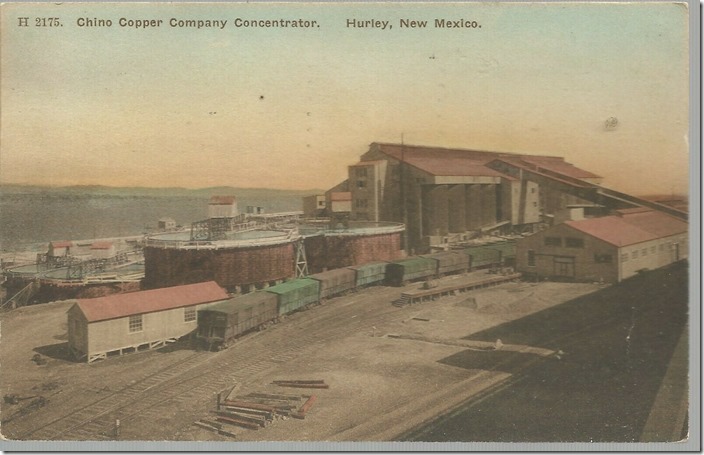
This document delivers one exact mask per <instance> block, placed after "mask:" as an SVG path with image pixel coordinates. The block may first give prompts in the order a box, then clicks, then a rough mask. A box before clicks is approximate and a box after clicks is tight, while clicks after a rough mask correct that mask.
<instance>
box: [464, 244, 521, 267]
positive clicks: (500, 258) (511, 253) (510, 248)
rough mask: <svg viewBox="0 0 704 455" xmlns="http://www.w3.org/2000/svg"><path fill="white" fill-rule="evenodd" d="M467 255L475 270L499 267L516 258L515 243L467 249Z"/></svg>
mask: <svg viewBox="0 0 704 455" xmlns="http://www.w3.org/2000/svg"><path fill="white" fill-rule="evenodd" d="M464 252H465V254H467V255H468V256H470V257H471V262H470V264H471V266H472V268H473V269H475V268H481V267H489V266H492V265H499V264H503V263H504V262H506V260H507V259H508V260H512V259H513V258H515V257H516V243H515V242H496V243H489V244H486V245H478V246H472V247H469V248H466V249H465V250H464Z"/></svg>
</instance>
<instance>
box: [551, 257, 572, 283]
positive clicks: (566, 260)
mask: <svg viewBox="0 0 704 455" xmlns="http://www.w3.org/2000/svg"><path fill="white" fill-rule="evenodd" d="M553 266H554V274H555V276H558V277H565V278H574V276H575V275H574V258H573V257H565V256H555V257H554V258H553Z"/></svg>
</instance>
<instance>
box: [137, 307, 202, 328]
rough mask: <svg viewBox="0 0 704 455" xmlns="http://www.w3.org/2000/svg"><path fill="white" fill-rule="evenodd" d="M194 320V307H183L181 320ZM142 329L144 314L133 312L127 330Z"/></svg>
mask: <svg viewBox="0 0 704 455" xmlns="http://www.w3.org/2000/svg"><path fill="white" fill-rule="evenodd" d="M195 320H196V308H195V307H189V308H184V309H183V322H193V321H195ZM142 330H144V315H143V314H135V315H132V316H130V321H129V332H130V333H136V332H141V331H142Z"/></svg>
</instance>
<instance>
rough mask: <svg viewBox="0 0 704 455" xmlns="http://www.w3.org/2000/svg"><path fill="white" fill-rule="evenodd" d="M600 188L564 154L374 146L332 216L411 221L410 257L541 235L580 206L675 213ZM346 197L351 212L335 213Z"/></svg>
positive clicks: (338, 193)
mask: <svg viewBox="0 0 704 455" xmlns="http://www.w3.org/2000/svg"><path fill="white" fill-rule="evenodd" d="M600 183H601V177H599V176H598V175H595V174H593V173H591V172H589V171H586V170H583V169H580V168H578V167H576V166H574V165H572V164H570V163H568V162H566V161H565V160H564V158H562V157H556V156H536V155H519V154H512V153H501V152H489V151H477V150H467V149H449V148H440V147H426V146H416V145H405V144H386V143H376V142H375V143H372V144H371V145H370V148H369V150H368V151H367V152H366V153H365V154H363V155H362V156H361V158H360V161H359V162H358V163H356V164H353V165H351V166H349V167H348V178H347V180H345V181H344V182H342V183H340V184H338V185H336V186H335V187H334V188H331V189H330V190H328V192H327V193H326V200H327V206H328V209H329V210H328V214H329V215H330V216H332V217H338V218H342V217H343V214H344V215H346V216H347V218H348V219H349V220H352V221H355V220H358V221H362V220H364V221H394V222H399V223H403V224H405V225H406V238H405V240H404V245H403V247H404V249H406V251H407V253H408V254H418V253H423V252H427V251H429V250H431V249H438V248H439V249H442V248H447V247H448V245H451V244H452V243H453V242H462V241H464V240H467V239H469V238H472V237H474V236H476V235H478V234H479V233H486V232H493V233H501V234H525V233H531V232H537V231H538V230H540V229H542V228H545V227H547V226H550V225H553V224H555V222H557V221H561V220H566V219H570V212H571V211H573V210H574V209H575V208H577V209H579V212H580V213H585V211H586V210H591V212H593V213H594V214H606V213H608V211H609V210H611V209H619V208H633V207H639V206H646V207H651V208H658V209H662V210H665V211H668V210H675V209H671V208H668V207H664V206H662V207H661V205H660V204H657V203H653V202H650V201H643V200H640V199H638V198H634V197H633V196H629V195H626V194H623V193H619V192H616V191H613V190H609V189H606V188H603V187H601V186H600ZM341 198H342V199H345V200H347V201H348V204H347V206H346V207H348V208H346V207H342V208H341V209H337V210H335V209H333V206H334V203H335V202H336V201H338V200H340V199H341ZM345 208H346V210H347V212H346V213H344V212H345ZM675 211H676V210H675ZM675 215H676V216H682V214H681V213H676V214H675Z"/></svg>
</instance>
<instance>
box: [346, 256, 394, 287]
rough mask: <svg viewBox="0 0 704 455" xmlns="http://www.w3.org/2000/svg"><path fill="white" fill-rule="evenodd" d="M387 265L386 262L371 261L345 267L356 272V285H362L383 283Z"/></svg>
mask: <svg viewBox="0 0 704 455" xmlns="http://www.w3.org/2000/svg"><path fill="white" fill-rule="evenodd" d="M387 265H388V262H371V263H369V264H364V265H356V266H354V267H347V268H348V269H351V270H354V271H355V272H356V274H357V278H356V283H355V285H356V287H364V286H371V285H374V284H381V283H383V282H384V280H385V279H386V266H387Z"/></svg>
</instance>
